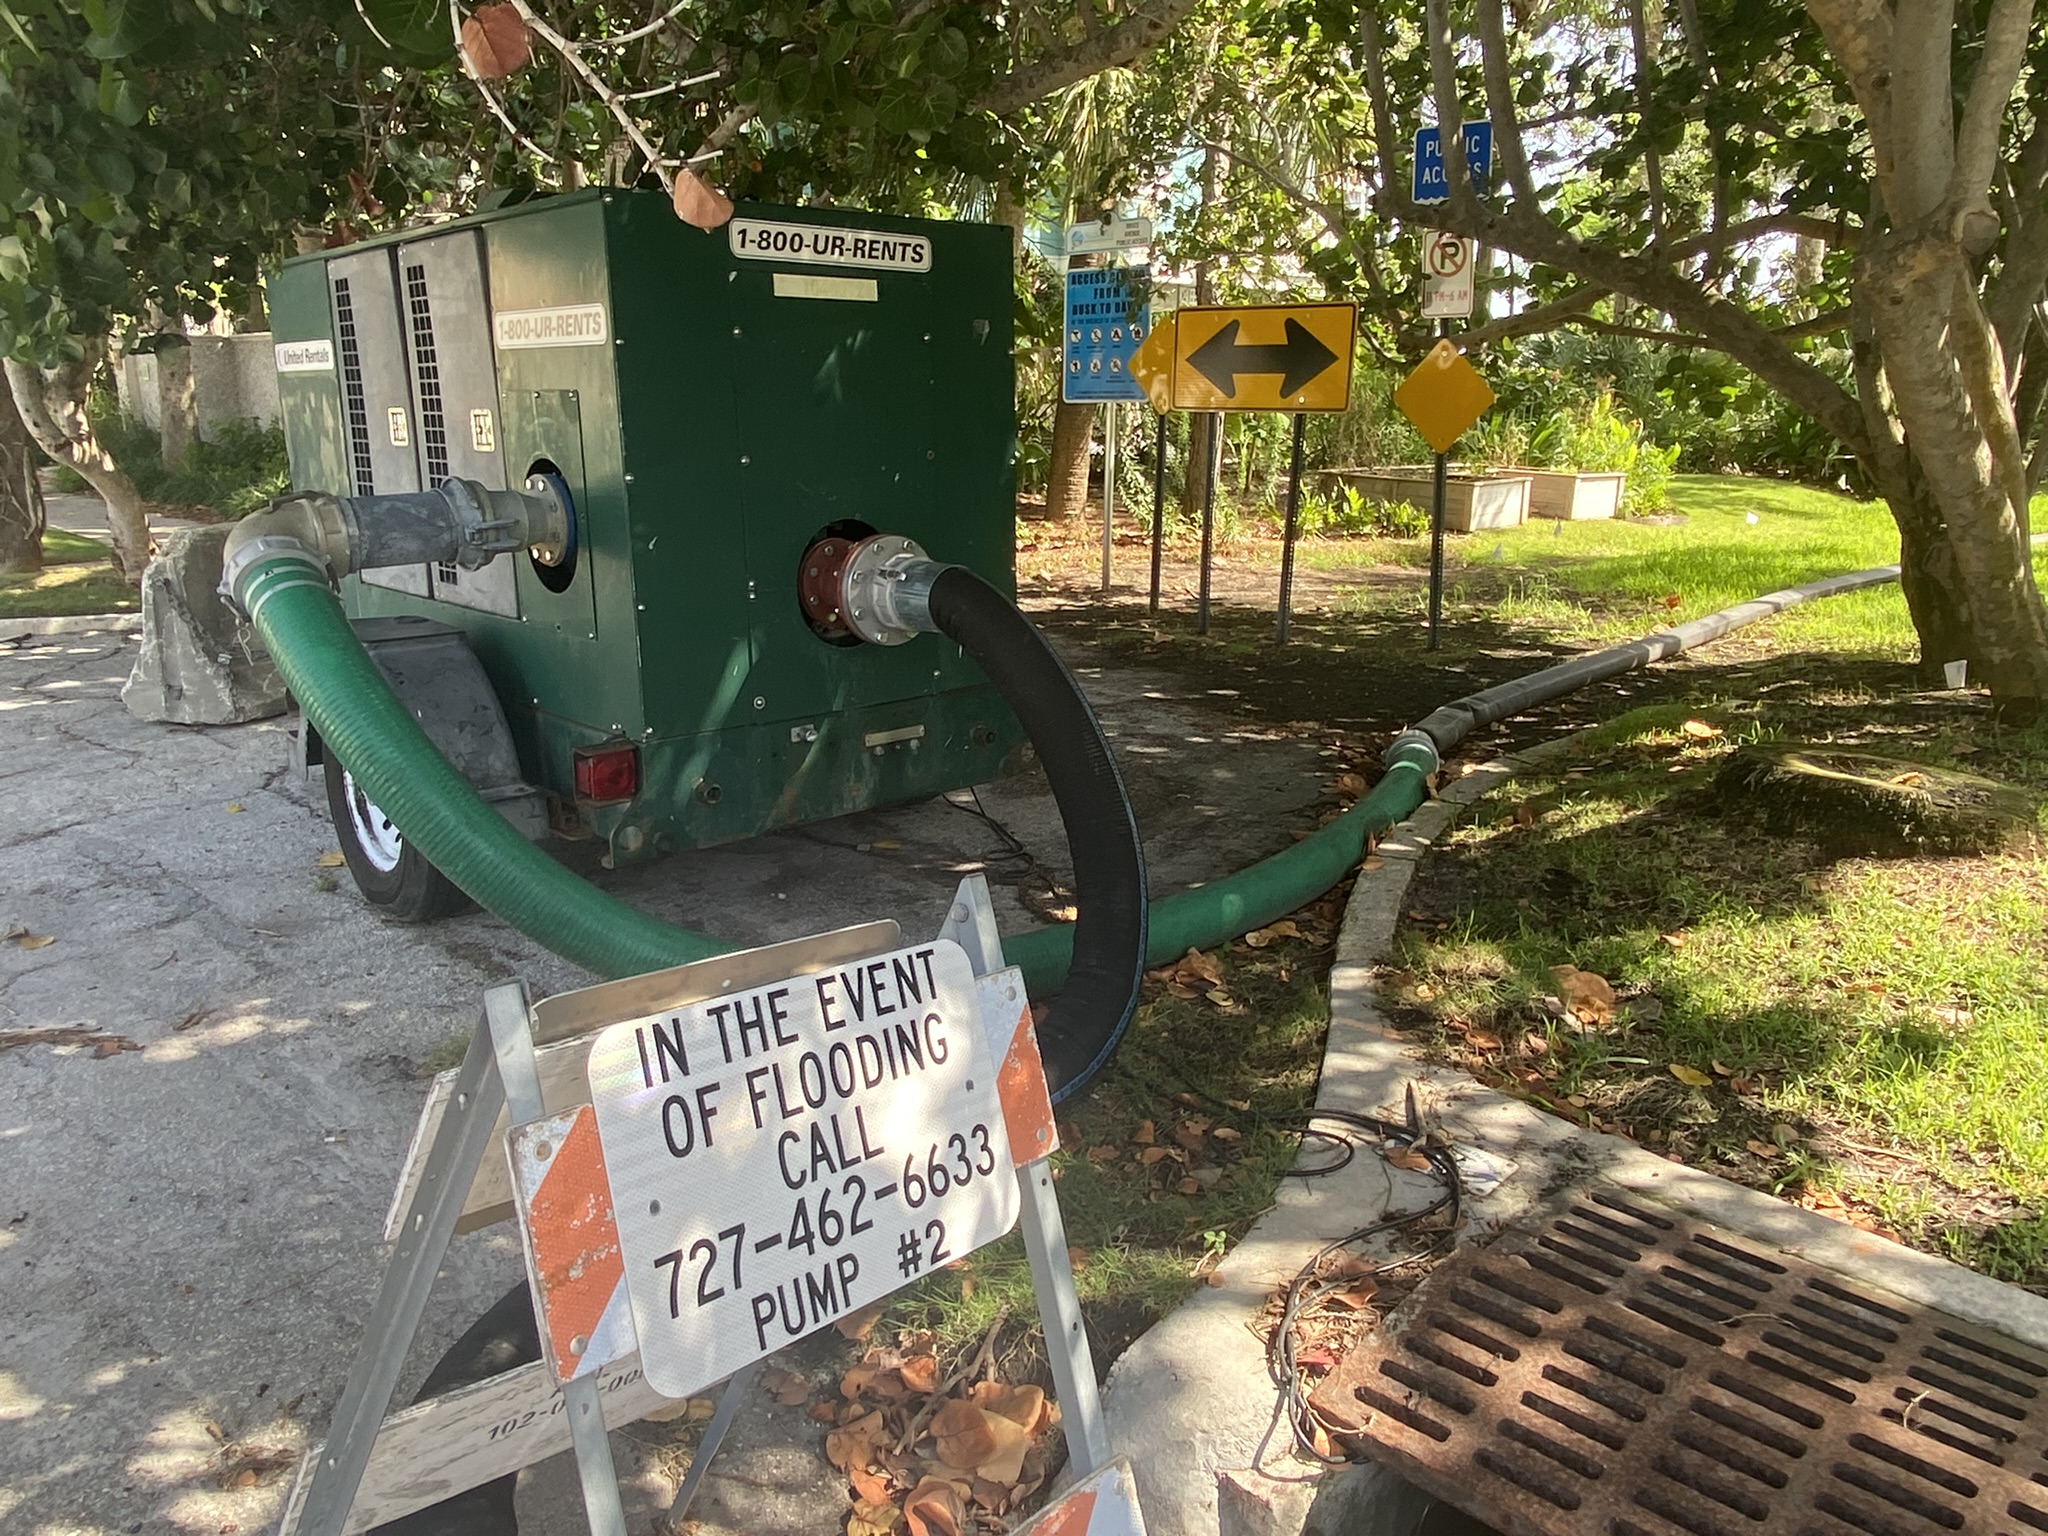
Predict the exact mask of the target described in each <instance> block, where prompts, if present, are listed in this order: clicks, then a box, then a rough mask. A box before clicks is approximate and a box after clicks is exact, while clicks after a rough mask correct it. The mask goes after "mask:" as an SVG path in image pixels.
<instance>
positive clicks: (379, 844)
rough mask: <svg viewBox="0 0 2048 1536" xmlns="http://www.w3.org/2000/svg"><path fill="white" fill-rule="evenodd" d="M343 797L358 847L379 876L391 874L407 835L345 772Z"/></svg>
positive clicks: (402, 849) (345, 770) (350, 775)
mask: <svg viewBox="0 0 2048 1536" xmlns="http://www.w3.org/2000/svg"><path fill="white" fill-rule="evenodd" d="M341 795H342V799H343V800H344V801H346V802H347V804H348V824H349V830H350V831H351V832H353V833H355V838H356V846H357V847H358V848H360V849H362V851H363V857H364V858H366V859H368V860H369V861H370V863H371V865H372V867H374V868H375V869H376V870H377V871H378V872H379V873H380V874H386V875H388V874H390V873H391V871H393V870H394V869H396V868H398V856H399V855H400V854H401V853H403V852H404V851H405V837H404V834H402V833H401V832H400V831H399V830H398V828H397V827H395V826H393V825H392V824H391V818H390V817H389V816H386V815H385V814H384V813H383V812H382V811H380V810H378V809H377V807H376V805H375V804H374V803H373V802H372V801H371V799H370V797H369V796H368V795H366V794H364V793H363V792H362V790H361V789H360V788H358V787H357V785H356V780H355V775H354V774H352V773H350V772H349V771H348V770H347V769H346V768H344V769H343V770H342V773H341Z"/></svg>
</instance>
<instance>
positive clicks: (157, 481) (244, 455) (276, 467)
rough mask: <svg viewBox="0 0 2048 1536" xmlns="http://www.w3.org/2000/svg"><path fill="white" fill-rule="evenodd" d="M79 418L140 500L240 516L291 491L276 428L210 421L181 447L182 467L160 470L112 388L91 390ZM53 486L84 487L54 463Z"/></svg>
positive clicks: (154, 446) (142, 429) (148, 436)
mask: <svg viewBox="0 0 2048 1536" xmlns="http://www.w3.org/2000/svg"><path fill="white" fill-rule="evenodd" d="M86 414H87V416H88V417H89V418H90V419H91V421H92V428H93V431H94V432H95V433H96V434H97V435H98V437H99V440H100V442H101V443H102V444H103V445H104V446H105V447H106V450H107V452H108V453H110V454H112V455H113V456H114V462H115V463H116V464H119V465H120V466H121V467H122V468H123V469H125V470H126V471H128V478H129V479H131V480H133V481H134V482H135V488H136V490H138V491H140V492H141V493H142V495H143V498H144V499H145V500H148V501H160V502H168V503H171V504H173V505H176V506H183V507H208V508H211V509H212V510H213V511H215V512H218V513H220V514H221V515H222V516H223V517H244V516H246V515H248V514H249V513H251V512H254V511H255V510H256V509H257V508H258V507H260V506H262V505H263V504H264V503H265V502H266V501H269V500H270V499H271V498H273V497H276V496H282V495H284V494H285V493H286V492H288V491H290V490H291V488H292V475H291V465H290V463H289V461H288V460H287V458H286V456H285V446H284V429H283V428H282V427H278V426H268V427H266V426H262V425H260V424H258V423H256V422H254V421H230V422H219V423H216V424H215V425H214V426H213V427H211V428H210V429H209V430H210V431H211V432H212V434H213V435H212V437H210V438H201V439H199V440H198V441H196V442H194V443H193V444H192V446H191V447H190V448H189V449H188V450H186V453H185V462H184V463H183V464H182V465H180V466H179V467H178V468H177V469H166V468H165V467H164V461H163V444H162V440H161V439H160V438H159V437H158V436H157V434H156V433H155V432H154V431H152V430H151V429H150V428H149V427H147V426H144V425H143V424H142V423H141V422H139V421H137V420H136V419H135V418H134V417H132V416H130V415H129V414H128V413H127V412H126V411H124V410H122V409H121V405H120V402H119V400H118V399H117V398H116V397H115V395H114V393H113V391H112V390H109V389H95V390H94V391H93V393H92V397H91V399H90V400H89V401H88V402H87V404H86ZM54 483H55V485H56V488H57V489H58V490H60V491H71V492H79V491H84V490H86V489H87V486H86V483H85V481H84V480H83V479H81V478H80V477H79V475H78V474H77V473H76V472H75V471H73V470H70V469H66V468H63V467H61V466H60V467H59V468H58V470H57V473H56V475H55V477H54Z"/></svg>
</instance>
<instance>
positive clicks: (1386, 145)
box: [1358, 0, 1401, 187]
mask: <svg viewBox="0 0 2048 1536" xmlns="http://www.w3.org/2000/svg"><path fill="white" fill-rule="evenodd" d="M1358 51H1359V52H1360V53H1361V54H1362V55H1363V56H1364V61H1365V95H1366V100H1367V101H1369V102H1371V103H1372V139H1373V154H1374V156H1375V158H1377V159H1378V161H1379V163H1380V184H1381V185H1382V186H1386V187H1391V186H1393V185H1394V184H1395V181H1396V179H1397V178H1398V177H1399V176H1400V174H1401V172H1400V167H1399V165H1398V164H1397V163H1396V159H1395V156H1396V154H1397V153H1398V151H1397V148H1396V146H1397V145H1398V143H1399V140H1398V138H1397V137H1396V134H1395V130H1394V108H1393V105H1392V97H1391V96H1390V95H1389V93H1388V91H1387V63H1386V39H1385V36H1384V34H1383V33H1382V32H1381V31H1380V8H1379V6H1378V5H1377V4H1376V3H1375V0H1359V6H1358Z"/></svg>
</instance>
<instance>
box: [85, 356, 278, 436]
mask: <svg viewBox="0 0 2048 1536" xmlns="http://www.w3.org/2000/svg"><path fill="white" fill-rule="evenodd" d="M191 347H192V389H193V393H194V394H195V395H196V396H197V397H198V401H199V435H200V436H201V437H212V436H213V435H214V434H213V431H212V430H211V429H212V428H214V427H216V426H219V425H220V424H222V423H224V422H232V421H249V420H252V419H253V420H256V421H260V422H263V423H265V424H266V425H267V424H269V423H270V422H273V421H276V420H277V366H276V361H275V358H274V355H273V353H272V351H271V344H270V333H269V332H268V331H253V332H250V333H248V334H246V335H242V336H194V337H192V338H191ZM115 378H116V381H117V383H118V384H119V387H120V392H121V407H122V409H123V410H125V411H127V413H128V414H129V415H130V416H133V417H134V418H136V419H137V420H138V421H141V422H144V423H146V424H147V425H148V426H149V427H151V428H152V429H161V427H162V415H161V412H160V410H159V405H160V402H159V401H158V398H157V376H156V355H155V354H154V353H151V352H132V353H130V354H128V355H127V356H126V357H123V358H122V359H121V361H120V366H119V368H118V369H117V370H116V372H115Z"/></svg>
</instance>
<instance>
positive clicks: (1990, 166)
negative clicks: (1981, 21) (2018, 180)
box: [1948, 0, 2034, 210]
mask: <svg viewBox="0 0 2048 1536" xmlns="http://www.w3.org/2000/svg"><path fill="white" fill-rule="evenodd" d="M2033 19H2034V0H1991V16H1990V19H1989V21H1988V22H1986V24H1985V27H1984V51H1983V53H1982V55H1981V56H1980V57H1979V58H1978V61H1977V77H1976V78H1975V79H1974V80H1972V81H1971V82H1970V96H1969V100H1968V101H1967V102H1966V103H1965V104H1964V106H1963V125H1962V127H1961V129H1960V130H1958V132H1957V133H1956V145H1955V164H1954V168H1953V169H1952V170H1951V171H1950V172H1949V184H1948V197H1949V201H1951V202H1952V203H1954V204H1955V205H1956V207H1957V208H1958V210H1969V209H1973V208H1986V209H1988V208H1989V207H1990V206H1991V176H1992V172H1993V171H1994V170H1996V169H1997V166H1998V140H1999V134H2000V130H2001V129H2002V128H2003V127H2004V126H2005V114H2006V109H2007V108H2008V107H2009V106H2010V105H2011V104H2012V88H2013V86H2014V85H2015V84H2016V83H2017V82H2018V80H2019V77H2020V66H2021V65H2022V64H2023V63H2025V62H2026V57H2027V32H2028V30H2029V28H2030V26H2031V25H2032V22H2033Z"/></svg>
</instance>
